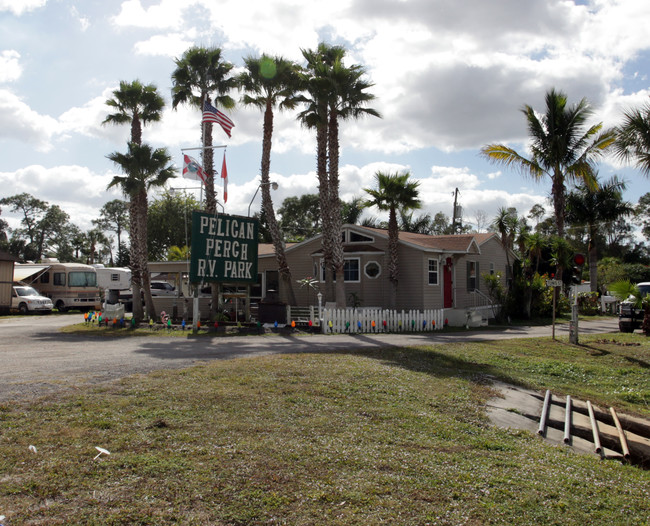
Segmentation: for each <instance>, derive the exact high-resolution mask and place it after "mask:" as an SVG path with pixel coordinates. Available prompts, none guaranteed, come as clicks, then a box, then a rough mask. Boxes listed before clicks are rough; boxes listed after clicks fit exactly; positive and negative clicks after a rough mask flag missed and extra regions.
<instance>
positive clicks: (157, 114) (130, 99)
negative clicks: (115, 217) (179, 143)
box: [102, 80, 165, 311]
mask: <svg viewBox="0 0 650 526" xmlns="http://www.w3.org/2000/svg"><path fill="white" fill-rule="evenodd" d="M106 105H107V106H109V107H111V108H115V110H116V111H115V113H111V114H109V115H108V116H107V117H106V119H104V121H103V123H102V124H129V123H130V124H131V140H130V141H129V145H131V144H133V145H136V146H139V145H141V144H142V126H144V125H146V124H147V123H148V122H156V121H159V120H160V119H161V117H162V109H163V107H164V106H165V101H164V99H163V98H162V97H161V96H160V95H159V94H158V90H157V88H156V86H155V85H153V84H147V85H146V86H145V85H143V84H142V83H141V82H140V81H139V80H134V81H133V82H130V83H129V82H126V81H121V82H120V88H119V89H118V90H115V91H113V98H112V99H108V100H107V101H106ZM129 148H130V146H129ZM111 155H113V154H111ZM109 158H110V157H109ZM133 212H134V207H133V206H129V223H130V225H131V226H132V225H134V223H135V222H136V220H137V218H135V217H134V216H133ZM132 235H133V231H132V230H131V231H130V236H132ZM136 244H137V243H136ZM131 246H135V245H134V242H133V239H131ZM130 266H131V280H132V282H133V283H135V284H136V286H138V287H141V286H142V283H147V284H148V283H149V274H147V275H146V276H142V275H140V274H139V273H140V272H142V270H143V268H146V266H145V267H142V265H139V264H136V265H135V266H134V265H133V264H132V263H131V264H130ZM133 293H134V297H135V298H139V297H140V291H139V290H138V294H137V296H136V288H135V287H134V289H133ZM145 294H150V291H149V287H148V285H147V289H146V290H145ZM135 304H138V305H139V308H140V311H141V310H142V306H141V302H140V301H134V305H135Z"/></svg>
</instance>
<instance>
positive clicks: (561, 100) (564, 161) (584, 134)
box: [481, 89, 616, 237]
mask: <svg viewBox="0 0 650 526" xmlns="http://www.w3.org/2000/svg"><path fill="white" fill-rule="evenodd" d="M522 112H523V113H524V115H526V121H527V123H528V133H529V136H530V139H531V146H530V148H531V153H532V155H531V157H530V158H527V157H524V156H523V155H521V154H519V153H517V152H516V151H515V150H513V149H512V148H509V147H508V146H505V145H503V144H489V145H487V146H484V147H483V148H482V149H481V154H482V155H483V156H484V157H486V158H487V159H488V160H490V161H493V162H495V163H499V164H503V165H505V166H513V167H515V168H517V169H518V170H519V171H520V172H522V173H523V174H526V175H529V176H531V177H533V178H534V179H542V178H543V177H545V176H547V177H549V178H550V179H551V181H552V189H551V196H552V198H553V206H554V210H555V223H556V226H557V231H558V235H559V236H561V237H562V236H564V214H565V183H566V182H568V181H584V182H585V183H586V184H588V185H590V186H592V187H593V186H594V183H595V181H594V171H595V162H596V160H597V159H598V158H600V156H601V155H602V154H603V153H604V151H605V150H606V149H607V148H608V147H609V146H610V145H611V144H612V143H613V142H614V139H615V137H616V134H615V133H614V131H613V130H605V131H602V132H601V130H602V127H603V126H602V123H599V124H595V125H592V126H590V127H587V120H588V119H589V118H590V117H591V115H592V114H593V111H592V109H591V107H590V105H589V103H588V102H587V100H586V99H582V100H581V101H580V102H579V103H578V104H575V105H573V106H570V107H567V97H566V95H565V94H564V93H562V92H561V91H555V89H551V90H550V91H548V92H547V93H546V112H545V113H544V114H543V115H538V114H537V113H536V112H535V110H534V109H533V108H532V107H531V106H528V105H526V106H524V108H523V109H522Z"/></svg>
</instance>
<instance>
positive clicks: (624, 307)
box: [618, 282, 650, 332]
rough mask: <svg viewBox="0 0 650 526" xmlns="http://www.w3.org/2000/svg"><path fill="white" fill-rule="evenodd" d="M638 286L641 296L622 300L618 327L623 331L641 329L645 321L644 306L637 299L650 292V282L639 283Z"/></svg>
mask: <svg viewBox="0 0 650 526" xmlns="http://www.w3.org/2000/svg"><path fill="white" fill-rule="evenodd" d="M637 287H638V289H639V292H640V293H641V298H636V297H635V296H630V297H629V298H628V299H626V300H625V301H622V302H621V306H620V309H619V313H618V329H619V330H620V331H621V332H633V331H634V330H635V329H640V328H641V324H642V323H643V308H641V307H640V306H639V305H638V301H637V299H642V298H643V297H644V296H645V295H646V294H648V293H650V282H643V283H639V284H638V285H637Z"/></svg>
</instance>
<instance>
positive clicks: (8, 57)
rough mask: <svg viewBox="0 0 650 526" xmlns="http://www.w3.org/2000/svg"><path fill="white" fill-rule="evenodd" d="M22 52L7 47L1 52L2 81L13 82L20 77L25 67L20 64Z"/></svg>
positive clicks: (0, 68)
mask: <svg viewBox="0 0 650 526" xmlns="http://www.w3.org/2000/svg"><path fill="white" fill-rule="evenodd" d="M19 59H20V53H18V51H15V50H13V49H6V50H4V51H2V53H1V54H0V82H13V81H15V80H18V79H19V78H20V75H21V74H22V72H23V68H22V66H21V65H20V61H19Z"/></svg>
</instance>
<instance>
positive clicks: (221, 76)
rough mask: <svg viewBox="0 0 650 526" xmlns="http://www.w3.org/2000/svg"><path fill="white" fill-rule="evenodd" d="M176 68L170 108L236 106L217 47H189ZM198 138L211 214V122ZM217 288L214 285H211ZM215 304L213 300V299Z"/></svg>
mask: <svg viewBox="0 0 650 526" xmlns="http://www.w3.org/2000/svg"><path fill="white" fill-rule="evenodd" d="M174 62H175V63H176V69H175V70H174V72H173V73H172V83H173V87H172V108H174V109H176V108H177V107H178V105H179V104H189V105H190V106H193V107H195V108H198V109H199V110H200V111H201V112H202V111H203V105H204V104H205V102H206V101H207V102H209V103H212V99H211V97H212V94H213V93H214V94H215V95H214V105H215V106H222V107H224V108H226V109H232V108H234V107H235V100H234V99H233V98H232V97H231V96H230V95H229V93H230V91H231V90H233V89H235V88H236V87H237V79H236V78H235V77H229V74H230V71H231V70H232V68H233V65H232V64H231V63H230V62H225V61H224V60H223V57H222V55H221V49H219V48H217V47H212V48H205V47H196V46H195V47H191V48H189V49H188V50H187V51H185V53H183V56H182V57H181V58H177V59H175V60H174ZM201 142H202V144H203V146H204V150H203V153H202V156H203V169H204V170H205V172H206V174H207V175H208V181H206V183H205V209H206V211H207V212H208V213H210V214H213V213H214V212H215V211H216V208H217V200H216V195H215V190H214V156H213V151H212V148H209V146H212V123H211V122H205V123H202V125H201ZM213 289H216V287H213ZM212 303H213V304H216V302H214V301H213V302H212Z"/></svg>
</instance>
